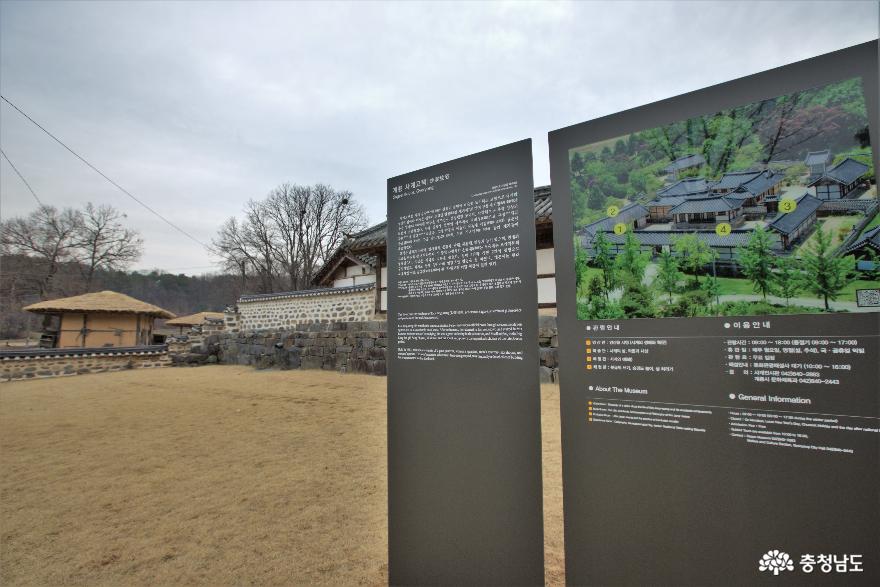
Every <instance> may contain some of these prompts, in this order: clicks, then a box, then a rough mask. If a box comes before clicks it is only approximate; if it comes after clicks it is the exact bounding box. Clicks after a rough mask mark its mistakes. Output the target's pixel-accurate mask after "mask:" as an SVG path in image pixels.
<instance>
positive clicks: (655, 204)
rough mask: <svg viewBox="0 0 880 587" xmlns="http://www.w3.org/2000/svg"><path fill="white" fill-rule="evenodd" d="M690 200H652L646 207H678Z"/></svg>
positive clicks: (680, 197)
mask: <svg viewBox="0 0 880 587" xmlns="http://www.w3.org/2000/svg"><path fill="white" fill-rule="evenodd" d="M687 200H688V198H687V196H669V197H665V198H659V199H657V200H651V201H650V202H648V203H647V204H645V206H647V207H648V208H656V207H658V206H661V207H664V208H666V207H670V206H678V205H679V204H681V203H682V202H686V201H687Z"/></svg>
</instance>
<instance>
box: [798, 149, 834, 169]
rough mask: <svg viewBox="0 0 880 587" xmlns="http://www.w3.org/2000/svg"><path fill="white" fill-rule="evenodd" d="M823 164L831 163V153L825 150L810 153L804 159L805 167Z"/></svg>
mask: <svg viewBox="0 0 880 587" xmlns="http://www.w3.org/2000/svg"><path fill="white" fill-rule="evenodd" d="M823 163H831V151H829V150H828V149H824V150H822V151H810V152H809V153H807V156H806V157H804V165H806V166H808V167H809V166H811V165H821V164H823Z"/></svg>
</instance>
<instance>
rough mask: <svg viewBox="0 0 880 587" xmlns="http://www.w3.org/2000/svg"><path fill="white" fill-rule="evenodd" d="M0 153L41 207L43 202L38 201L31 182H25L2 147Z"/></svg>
mask: <svg viewBox="0 0 880 587" xmlns="http://www.w3.org/2000/svg"><path fill="white" fill-rule="evenodd" d="M0 154H2V155H3V158H4V159H6V162H7V163H9V166H10V167H12V170H13V171H14V172H15V175H17V176H18V179H20V180H21V181H22V183H23V184H24V185H25V186H27V189H28V191H29V192H30V193H31V195H32V196H33V197H34V199H35V200H36V201H37V204H39V205H40V207H41V208H42V207H43V202H41V201H40V198H39V197H37V192H35V191H34V188H32V187H31V184H29V183H28V182H27V180H26V179H25V178H24V176H23V175H22V174H21V172H20V171H19V170H18V168H17V167H16V166H15V164H14V163H13V162H12V161H10V160H9V155H7V154H6V152H5V151H4V150H3V149H0Z"/></svg>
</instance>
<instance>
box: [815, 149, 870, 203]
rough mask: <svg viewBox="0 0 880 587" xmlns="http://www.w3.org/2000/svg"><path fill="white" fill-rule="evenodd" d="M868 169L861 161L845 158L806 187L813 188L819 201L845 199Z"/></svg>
mask: <svg viewBox="0 0 880 587" xmlns="http://www.w3.org/2000/svg"><path fill="white" fill-rule="evenodd" d="M868 169H869V167H868V166H867V165H865V164H864V163H862V162H861V161H856V160H855V159H852V158H851V157H847V158H846V159H844V160H843V161H841V162H840V163H838V164H837V165H834V166H833V167H829V168H828V169H827V170H825V173H823V174H822V175H820V176H819V177H817V178H815V179H813V180H812V181H811V182H810V183H809V185H808V186H807V187H815V188H816V197H817V198H819V199H820V200H839V199H841V198H845V197H847V196H848V195H849V194H850V193H851V192H852V191H853V190H854V189H856V187H858V185H859V182H860V180H861V178H862V176H864V175H865V173H867V172H868Z"/></svg>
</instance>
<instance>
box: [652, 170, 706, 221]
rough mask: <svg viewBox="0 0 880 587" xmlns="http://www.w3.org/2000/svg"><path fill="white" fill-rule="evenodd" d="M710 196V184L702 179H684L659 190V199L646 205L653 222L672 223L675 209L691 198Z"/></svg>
mask: <svg viewBox="0 0 880 587" xmlns="http://www.w3.org/2000/svg"><path fill="white" fill-rule="evenodd" d="M707 196H709V184H708V182H706V180H705V179H704V178H702V177H691V178H688V179H682V180H681V181H677V182H675V183H674V184H672V185H668V186H666V187H665V188H662V189H660V190H657V198H656V199H654V200H652V201H650V202H648V203H647V204H645V207H646V208H647V209H648V214H649V219H650V221H651V222H655V223H660V222H670V221H671V220H672V215H671V214H670V212H671V211H672V209H673V208H674V207H676V206H677V205H679V204H681V203H682V202H684V201H685V200H687V199H689V198H705V197H707Z"/></svg>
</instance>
